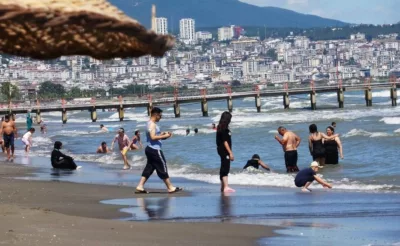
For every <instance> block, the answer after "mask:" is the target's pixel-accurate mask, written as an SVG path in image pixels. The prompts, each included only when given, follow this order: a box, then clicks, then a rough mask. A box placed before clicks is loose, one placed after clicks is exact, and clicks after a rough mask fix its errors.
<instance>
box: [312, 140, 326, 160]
mask: <svg viewBox="0 0 400 246" xmlns="http://www.w3.org/2000/svg"><path fill="white" fill-rule="evenodd" d="M311 142H312V145H313V148H312V156H313V160H314V161H315V160H316V159H318V158H325V147H324V145H323V143H322V139H320V140H311Z"/></svg>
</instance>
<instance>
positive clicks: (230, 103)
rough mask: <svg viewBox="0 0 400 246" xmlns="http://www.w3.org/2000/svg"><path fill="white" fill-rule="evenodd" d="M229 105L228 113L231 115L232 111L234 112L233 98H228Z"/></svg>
mask: <svg viewBox="0 0 400 246" xmlns="http://www.w3.org/2000/svg"><path fill="white" fill-rule="evenodd" d="M227 103H228V111H229V113H232V111H233V101H232V97H228V100H227Z"/></svg>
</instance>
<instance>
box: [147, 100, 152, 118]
mask: <svg viewBox="0 0 400 246" xmlns="http://www.w3.org/2000/svg"><path fill="white" fill-rule="evenodd" d="M151 110H153V103H149V104H148V105H147V115H148V116H150V115H151Z"/></svg>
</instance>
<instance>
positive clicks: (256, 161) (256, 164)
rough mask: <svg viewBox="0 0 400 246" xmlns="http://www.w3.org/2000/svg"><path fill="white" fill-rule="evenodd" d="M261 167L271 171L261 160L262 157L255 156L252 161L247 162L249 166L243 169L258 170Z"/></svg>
mask: <svg viewBox="0 0 400 246" xmlns="http://www.w3.org/2000/svg"><path fill="white" fill-rule="evenodd" d="M260 166H261V167H262V168H264V169H265V170H267V171H271V169H270V168H269V167H268V165H267V164H265V163H264V162H263V161H262V160H261V158H260V156H259V155H257V154H254V155H253V157H251V159H250V160H248V161H247V164H246V165H245V166H244V167H243V169H247V168H248V167H253V168H255V169H258V168H259V167H260Z"/></svg>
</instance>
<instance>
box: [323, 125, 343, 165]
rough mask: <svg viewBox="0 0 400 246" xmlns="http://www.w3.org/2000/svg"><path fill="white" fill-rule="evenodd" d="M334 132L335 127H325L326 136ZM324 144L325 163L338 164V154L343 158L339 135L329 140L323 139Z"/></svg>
mask: <svg viewBox="0 0 400 246" xmlns="http://www.w3.org/2000/svg"><path fill="white" fill-rule="evenodd" d="M334 133H335V128H333V127H331V126H328V128H326V135H327V136H328V137H330V136H332V135H333V134H334ZM324 146H325V163H326V164H338V163H339V154H340V158H341V159H343V148H342V143H341V142H340V139H339V137H335V138H334V139H331V140H325V141H324Z"/></svg>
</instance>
